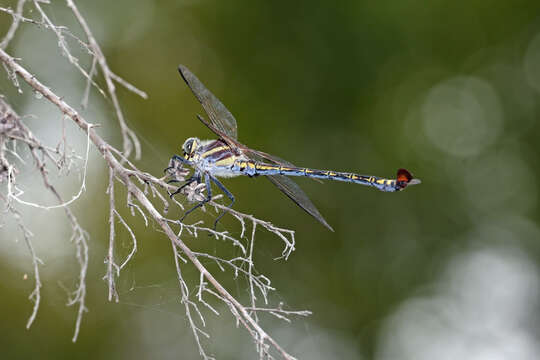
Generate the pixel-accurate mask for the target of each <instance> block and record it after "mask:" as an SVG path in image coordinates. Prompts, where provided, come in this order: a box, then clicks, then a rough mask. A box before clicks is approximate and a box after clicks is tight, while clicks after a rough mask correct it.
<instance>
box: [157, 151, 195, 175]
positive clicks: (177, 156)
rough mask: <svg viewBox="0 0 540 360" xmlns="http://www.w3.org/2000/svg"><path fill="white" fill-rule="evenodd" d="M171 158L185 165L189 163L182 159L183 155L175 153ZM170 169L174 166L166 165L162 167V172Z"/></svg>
mask: <svg viewBox="0 0 540 360" xmlns="http://www.w3.org/2000/svg"><path fill="white" fill-rule="evenodd" d="M171 160H176V161H179V162H181V163H182V164H186V165H190V163H189V161H187V160H186V159H184V158H183V157H181V156H180V155H176V154H174V155H173V156H172V158H171ZM171 169H174V166H168V167H166V168H165V169H163V172H167V171H169V170H171Z"/></svg>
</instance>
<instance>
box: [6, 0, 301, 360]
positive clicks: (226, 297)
mask: <svg viewBox="0 0 540 360" xmlns="http://www.w3.org/2000/svg"><path fill="white" fill-rule="evenodd" d="M68 4H72V2H71V1H70V0H68ZM75 11H76V10H75V9H74V12H75ZM84 26H85V25H83V27H84ZM91 43H92V41H91ZM94 50H95V49H94ZM0 61H2V63H3V64H4V65H5V66H6V67H7V68H9V69H10V71H11V72H12V73H13V74H16V75H17V76H19V77H21V78H22V79H23V80H24V81H25V82H26V83H27V84H28V85H29V86H31V87H32V88H33V89H34V91H36V92H39V93H40V94H42V95H43V96H44V97H45V98H46V99H47V100H48V101H50V102H51V103H53V104H54V105H56V106H57V107H58V109H59V110H60V111H61V112H62V113H63V114H65V115H66V116H68V117H69V118H71V119H72V120H73V121H74V122H75V124H77V125H78V126H79V127H80V128H81V129H82V130H83V131H85V132H86V134H87V136H88V138H89V139H90V141H91V142H92V143H93V144H94V146H95V147H96V148H97V149H98V150H99V152H100V153H101V155H102V156H103V158H104V159H105V161H106V162H107V164H108V166H109V169H110V170H109V171H110V173H109V196H110V202H111V206H114V188H113V187H112V182H113V177H114V178H116V179H117V180H119V181H120V182H121V183H122V184H123V185H124V186H125V187H126V189H127V191H128V193H129V194H130V196H132V197H133V198H134V199H135V200H136V201H137V203H138V204H140V206H141V207H142V209H144V210H145V212H146V213H147V214H148V215H149V217H150V218H152V219H153V220H154V221H155V222H156V223H157V224H158V225H159V227H160V228H161V230H162V231H163V232H164V233H165V234H166V236H167V237H168V238H169V239H170V241H171V242H172V244H173V247H174V248H175V262H176V263H177V257H179V256H180V255H179V254H183V255H184V256H186V257H187V259H188V260H189V261H190V262H191V263H192V264H193V266H195V268H196V269H197V271H198V272H199V273H200V274H201V279H202V278H204V279H206V281H208V283H210V284H211V285H212V287H213V288H214V289H215V291H213V290H210V289H205V291H207V292H210V293H211V294H214V295H215V296H216V297H218V298H219V299H221V300H222V301H223V302H224V303H225V304H227V305H228V307H229V309H230V311H231V313H232V314H233V315H234V316H235V317H236V320H237V322H239V323H241V324H243V326H244V327H245V328H246V329H247V331H248V332H249V333H250V334H251V336H252V337H253V338H254V339H255V341H256V343H257V346H258V349H259V353H260V354H261V356H264V355H266V356H270V354H269V347H272V348H273V349H275V350H276V351H277V352H278V353H279V354H280V355H281V356H282V357H283V358H285V359H293V357H292V356H291V355H290V354H288V353H287V352H286V351H285V350H284V349H283V348H282V347H281V345H280V344H279V343H278V342H277V341H276V340H275V339H274V338H272V337H271V336H270V335H269V334H268V333H267V332H266V331H265V330H264V329H263V328H262V327H261V326H260V325H259V323H258V321H257V319H256V318H254V317H253V316H252V314H250V312H251V311H256V310H254V309H256V307H255V306H254V304H255V302H254V301H252V304H251V305H252V306H251V307H246V306H244V305H242V304H241V303H240V302H239V301H238V300H237V299H236V298H235V297H234V296H232V295H231V294H230V293H229V292H228V291H227V290H226V289H225V288H224V287H223V286H222V285H221V283H220V282H219V281H218V280H217V279H216V278H215V277H214V276H213V275H212V274H211V273H210V272H209V271H208V270H207V269H206V267H205V266H204V265H203V264H202V263H201V262H200V261H199V259H198V256H197V254H196V253H194V252H193V251H192V250H191V249H190V248H189V247H188V246H187V245H186V244H185V243H184V242H183V241H182V239H181V238H180V237H179V236H177V234H176V233H175V232H174V231H173V229H172V228H171V227H170V225H169V222H170V220H168V219H166V218H165V217H163V216H162V215H161V214H160V212H159V211H157V210H156V208H155V207H154V205H153V204H152V202H151V201H150V200H149V199H148V197H147V196H146V194H145V193H144V192H143V191H142V190H141V189H140V188H139V187H138V186H137V184H136V183H134V182H133V181H132V178H133V177H135V178H137V179H139V180H140V179H141V178H146V179H148V180H152V181H155V182H154V183H153V184H161V183H162V182H163V180H161V179H156V178H153V177H151V176H150V175H148V174H144V173H138V172H134V171H135V170H133V169H128V168H126V167H125V166H124V165H123V163H125V161H122V160H120V161H119V160H118V159H117V158H116V157H115V153H116V151H115V150H113V148H112V146H110V145H109V144H108V143H107V142H105V140H103V138H101V137H100V136H99V135H98V134H97V132H96V131H95V130H94V128H93V125H92V124H91V123H89V122H87V121H86V120H85V119H84V118H83V117H82V116H81V115H80V114H79V113H78V112H77V111H76V110H75V109H73V108H72V107H71V106H70V105H68V104H67V103H66V102H65V101H64V100H63V99H62V98H61V97H59V96H58V95H56V94H55V93H54V92H53V91H51V90H50V89H49V88H48V87H47V86H45V85H43V84H42V83H41V82H40V81H39V80H38V79H36V78H35V77H34V76H32V75H31V74H30V73H29V72H28V71H27V70H26V69H25V68H23V67H22V66H21V65H19V64H18V63H17V62H16V61H15V59H13V57H11V56H10V55H8V54H7V53H6V52H5V51H3V50H1V49H0ZM128 166H130V164H128ZM44 179H46V177H44ZM148 180H146V181H148ZM46 186H47V187H49V188H50V190H51V191H53V192H54V193H56V190H54V188H52V187H50V184H46ZM56 194H57V193H56ZM58 196H59V195H58ZM59 201H60V202H61V199H60V198H59ZM213 206H216V207H220V206H221V205H219V204H217V203H213ZM111 209H112V207H111ZM65 210H66V212H67V213H68V217H69V218H71V217H72V215H71V213H70V212H69V209H68V208H67V207H65ZM231 214H232V215H233V216H235V217H236V218H238V219H239V221H240V222H241V223H242V228H243V229H244V221H245V219H248V220H251V221H252V222H253V233H252V240H251V246H250V248H251V250H250V251H252V248H253V243H254V238H253V237H254V232H255V228H256V226H257V224H260V225H261V226H263V227H264V228H266V229H267V230H269V231H271V232H273V233H276V234H277V235H278V236H279V237H280V238H281V239H282V240H283V241H284V242H285V243H286V244H287V246H286V248H287V249H286V251H284V254H283V256H284V257H287V256H288V254H290V252H291V251H292V249H294V233H293V232H292V231H290V230H287V231H288V233H287V231H285V230H284V231H280V230H279V228H276V227H274V226H273V225H271V224H270V223H267V222H262V221H260V220H257V219H255V218H253V217H252V216H250V215H244V214H241V213H238V212H235V211H233V212H231ZM116 215H117V214H116V213H115V210H114V209H112V210H111V213H110V214H109V221H110V222H111V224H112V223H113V222H114V217H115V216H116ZM74 229H75V227H74ZM81 230H82V229H81ZM242 232H243V231H242ZM284 234H289V235H290V239H289V238H287V236H286V235H284ZM111 236H114V228H113V227H112V225H111ZM83 239H84V236H83V237H82V238H81V237H79V238H78V240H77V241H76V244H77V248H78V250H77V258H78V259H79V261H80V262H81V274H80V280H81V282H82V281H83V280H84V278H85V275H86V267H87V261H88V247H87V243H86V242H85V241H83ZM112 247H114V242H113V243H112V244H110V247H109V254H108V267H109V269H110V270H111V272H115V271H118V268H117V266H116V267H115V265H114V259H113V255H114V253H113V250H111V249H112ZM134 249H136V242H134ZM176 249H178V250H179V251H178V253H177V251H176ZM177 254H178V255H177ZM251 257H252V253H251V255H250V258H249V260H248V261H252V258H251ZM129 258H131V255H129V256H128V260H129ZM124 264H125V262H124ZM248 269H249V270H248V273H249V274H251V275H253V274H252V267H251V265H250V267H249V268H248ZM83 270H84V271H83ZM177 272H178V276H179V279H180V282H181V289H184V287H183V284H182V281H183V280H181V279H182V275H181V273H180V271H179V266H178V263H177ZM108 276H112V275H110V274H109V275H108ZM111 279H112V280H111ZM108 282H109V289H110V292H109V298H111V299H112V298H115V299H116V296H117V295H115V294H116V291H115V289H114V287H113V285H114V284H112V282H114V278H111V277H109V278H108ZM111 289H112V290H111ZM182 291H183V301H184V304H186V311H188V312H189V308H190V306H191V307H192V308H193V306H192V305H190V303H189V302H187V301H188V300H187V297H188V296H189V294H188V293H185V292H184V290H182ZM84 294H85V288H84V287H81V286H79V288H78V289H77V291H76V296H75V297H74V299H73V302H74V303H75V302H77V303H79V313H80V314H81V315H82V312H83V311H84V310H85V307H84ZM252 296H254V292H253V290H252ZM276 313H278V312H276ZM190 321H192V320H191V317H190ZM79 324H80V317H78V320H77V325H76V333H75V335H74V339H76V336H77V334H78V331H79ZM191 326H192V329H194V332H195V333H202V332H201V331H200V329H198V328H197V327H196V326H195V325H194V324H193V323H192V325H191ZM196 339H197V342H198V343H199V338H198V336H197V334H196ZM203 354H204V352H203V353H202V354H201V355H203ZM203 356H204V357H205V358H209V357H207V356H206V355H203Z"/></svg>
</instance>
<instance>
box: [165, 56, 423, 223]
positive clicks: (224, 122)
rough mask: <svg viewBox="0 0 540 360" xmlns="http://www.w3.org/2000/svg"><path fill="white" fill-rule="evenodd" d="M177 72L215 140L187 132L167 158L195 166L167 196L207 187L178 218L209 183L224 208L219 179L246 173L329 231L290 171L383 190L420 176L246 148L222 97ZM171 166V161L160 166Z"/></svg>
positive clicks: (413, 182)
mask: <svg viewBox="0 0 540 360" xmlns="http://www.w3.org/2000/svg"><path fill="white" fill-rule="evenodd" d="M178 71H179V72H180V75H181V76H182V79H184V81H185V82H186V84H187V85H188V87H189V88H190V89H191V91H192V92H193V94H194V95H195V97H196V98H197V100H198V101H199V102H200V103H201V105H202V107H203V109H204V111H205V112H206V115H207V116H208V120H207V119H205V118H204V117H202V116H201V115H197V118H198V119H199V120H200V121H201V122H202V123H203V124H204V125H206V126H207V127H208V128H209V129H210V130H211V131H212V132H213V133H214V134H215V135H217V137H218V139H215V140H200V139H198V138H196V137H190V138H188V139H187V140H186V141H185V142H184V144H183V145H182V151H183V155H182V156H180V155H176V154H175V155H173V157H172V159H171V162H172V163H174V161H177V162H179V163H181V164H186V165H188V166H190V167H191V168H193V170H194V171H193V174H192V176H191V177H189V178H188V179H186V182H185V183H184V184H183V185H182V186H180V187H179V188H178V189H176V191H174V192H173V193H171V195H170V196H171V197H173V196H174V195H175V194H177V193H179V192H180V191H182V189H183V188H184V187H186V186H188V185H190V184H192V183H196V184H197V185H198V184H203V183H204V184H205V185H204V186H205V187H206V197H205V198H204V200H202V201H200V202H199V203H198V204H197V205H196V206H194V207H193V208H191V209H190V210H188V211H187V212H186V213H185V214H184V216H183V217H182V219H181V221H183V219H184V218H185V217H186V216H187V215H189V214H190V213H192V212H193V211H194V210H196V209H197V208H199V207H201V206H203V205H204V204H206V203H208V202H209V201H210V200H211V199H212V184H214V185H216V186H217V187H218V188H219V189H220V190H221V191H222V192H223V194H225V196H226V197H227V198H228V199H229V200H230V203H229V204H228V205H227V209H230V208H232V206H233V204H234V201H235V198H234V196H233V194H232V193H231V192H230V191H229V190H227V188H226V187H225V186H224V185H223V184H222V183H221V182H220V181H219V180H218V178H229V177H235V176H240V175H245V176H249V177H255V176H265V177H266V178H267V179H268V180H270V182H271V183H273V184H274V185H275V186H276V187H277V188H278V189H279V190H281V191H282V192H283V193H284V194H285V195H287V196H288V197H289V198H290V199H291V200H292V201H293V202H295V203H296V204H297V205H298V206H300V207H301V208H302V209H303V210H305V211H306V212H307V213H308V214H309V215H311V216H313V217H314V218H315V219H316V220H318V221H319V222H320V223H321V224H322V225H324V226H325V227H326V228H328V229H329V230H331V231H334V230H333V229H332V227H331V226H330V225H329V224H328V222H327V221H326V220H325V219H324V217H323V216H322V215H321V214H320V212H319V210H317V208H316V207H315V205H313V203H312V202H311V200H310V199H309V197H308V196H307V195H306V194H305V193H304V191H303V190H302V189H301V188H300V187H299V186H298V185H297V184H296V183H295V182H293V181H292V180H291V179H289V176H301V177H307V178H312V179H321V180H337V181H344V182H350V183H355V184H361V185H366V186H370V187H374V188H376V189H378V190H380V191H384V192H396V191H402V190H403V189H405V188H406V187H408V186H410V185H416V184H420V180H419V179H417V178H414V177H413V175H412V174H411V173H410V172H409V171H407V170H406V169H399V170H398V171H397V176H396V178H395V179H386V178H382V177H377V176H370V175H359V174H355V173H347V172H338V171H332V170H316V169H311V168H304V167H297V166H294V165H293V164H291V163H290V162H288V161H285V160H282V159H280V158H278V157H276V156H273V155H270V154H267V153H265V152H262V151H259V150H254V149H251V148H249V147H247V146H246V145H244V144H242V143H240V142H239V141H238V129H237V125H236V119H235V118H234V116H233V115H232V114H231V112H230V111H229V110H228V109H227V108H226V107H225V106H224V105H223V104H222V103H221V101H219V99H218V98H217V97H216V96H214V94H212V93H211V92H210V91H209V90H208V89H207V88H206V87H205V86H204V85H203V84H202V82H201V81H200V80H199V79H198V78H197V77H196V76H195V75H194V74H193V73H192V72H191V71H189V70H188V68H186V67H185V66H183V65H179V67H178ZM170 168H172V166H171V167H169V168H167V169H165V170H168V169H170ZM171 181H177V180H171ZM225 213H226V211H222V212H221V213H220V214H219V216H218V217H217V218H216V220H215V222H214V228H216V226H217V223H218V221H219V220H220V219H221V218H222V217H223V215H225Z"/></svg>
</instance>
